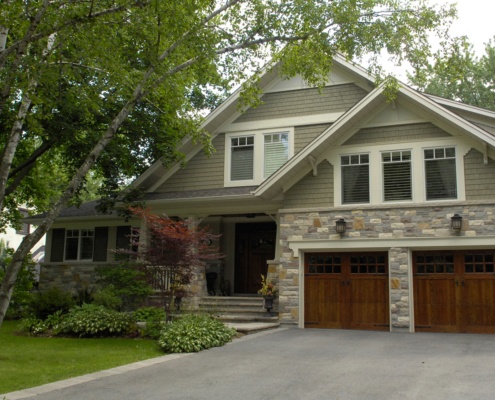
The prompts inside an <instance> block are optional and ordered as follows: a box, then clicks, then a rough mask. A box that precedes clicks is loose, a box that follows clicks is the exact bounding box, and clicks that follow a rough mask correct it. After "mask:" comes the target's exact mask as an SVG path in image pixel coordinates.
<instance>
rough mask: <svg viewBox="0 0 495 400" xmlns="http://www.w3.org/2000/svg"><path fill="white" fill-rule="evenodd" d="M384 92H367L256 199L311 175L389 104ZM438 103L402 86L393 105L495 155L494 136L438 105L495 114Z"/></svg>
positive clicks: (267, 182)
mask: <svg viewBox="0 0 495 400" xmlns="http://www.w3.org/2000/svg"><path fill="white" fill-rule="evenodd" d="M384 89H385V83H383V84H382V85H380V86H379V87H377V88H376V89H375V90H373V91H372V92H370V93H369V94H368V95H367V96H366V97H364V98H363V99H362V100H361V101H360V102H358V103H357V104H356V105H354V107H352V108H351V109H350V110H349V111H347V112H346V113H345V114H343V115H342V116H341V117H340V118H339V119H338V120H337V121H336V122H335V123H333V124H332V125H331V126H330V127H329V128H328V129H327V130H325V131H324V132H323V133H322V134H321V135H319V136H318V137H316V138H315V139H314V140H313V141H312V142H311V143H310V144H308V145H307V146H306V147H305V148H304V149H303V150H301V151H300V152H299V153H298V154H296V155H295V156H294V157H293V158H291V159H290V160H289V161H287V163H286V164H284V165H283V166H282V167H281V168H280V169H279V170H278V171H276V172H275V173H274V174H273V175H271V176H270V177H269V178H268V179H266V180H265V181H264V182H263V183H262V184H261V185H260V186H259V187H258V188H257V189H256V190H255V191H254V194H255V196H260V197H263V198H265V199H269V198H272V197H274V196H276V195H278V194H280V193H281V192H283V191H285V190H286V189H287V188H288V187H290V186H291V182H296V181H297V180H299V179H300V178H302V177H303V176H304V175H305V174H307V173H308V172H309V171H311V169H312V168H313V167H312V166H313V165H314V163H315V162H316V163H318V162H319V161H321V157H322V155H323V154H324V153H325V152H326V151H327V150H328V148H329V147H330V146H332V145H335V144H336V143H338V141H339V139H340V138H341V137H342V136H343V135H348V134H349V132H353V131H357V130H358V129H359V128H360V127H361V126H362V124H363V122H365V121H366V120H368V119H369V118H370V116H372V115H374V112H376V111H377V110H379V108H380V107H381V106H383V105H385V104H386V103H387V101H388V100H387V98H386V97H385V95H384ZM437 100H438V98H435V97H433V96H427V95H424V94H421V93H419V92H418V91H416V90H414V89H412V88H410V87H409V86H407V85H404V84H401V85H400V88H399V90H398V93H397V98H396V100H395V101H398V102H402V103H403V104H407V105H413V106H414V107H415V110H417V111H418V112H420V113H421V114H423V115H424V116H425V117H426V118H427V119H428V120H432V121H435V123H436V124H437V125H438V126H439V127H441V128H442V129H445V130H447V131H456V132H458V133H460V134H464V135H467V136H469V137H471V138H472V139H474V140H476V141H478V142H479V143H480V145H481V146H483V144H486V145H488V146H489V149H490V150H491V151H492V152H493V151H495V137H494V135H492V134H491V133H489V132H487V131H486V130H484V129H482V128H480V127H479V126H477V125H475V124H474V123H472V122H469V121H468V120H466V119H465V118H463V117H462V116H460V115H458V114H456V113H454V112H452V111H450V110H449V109H448V108H447V107H444V106H443V105H442V104H441V103H444V104H445V105H449V106H450V107H456V108H459V109H463V110H466V111H470V112H474V111H481V112H482V113H483V114H487V115H490V116H491V117H492V118H495V113H493V112H490V111H488V112H487V111H486V110H480V109H478V108H476V107H472V106H468V107H465V106H464V105H462V106H460V105H458V104H457V103H455V102H452V101H447V100H445V99H442V100H441V101H437ZM452 103H454V104H452ZM310 160H313V161H310Z"/></svg>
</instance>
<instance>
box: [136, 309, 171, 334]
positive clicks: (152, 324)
mask: <svg viewBox="0 0 495 400" xmlns="http://www.w3.org/2000/svg"><path fill="white" fill-rule="evenodd" d="M166 319H167V316H166V314H165V311H164V310H163V309H162V308H158V307H143V308H139V309H138V310H136V311H135V312H134V320H135V321H136V322H145V323H146V325H145V327H144V328H142V330H141V336H143V337H146V338H150V339H155V340H156V339H158V338H159V337H160V333H161V331H162V329H163V326H164V323H165V321H166Z"/></svg>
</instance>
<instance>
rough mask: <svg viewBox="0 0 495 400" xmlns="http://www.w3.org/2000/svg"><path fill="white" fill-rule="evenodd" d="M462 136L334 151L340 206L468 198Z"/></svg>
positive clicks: (330, 154) (329, 157)
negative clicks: (400, 144) (401, 144)
mask: <svg viewBox="0 0 495 400" xmlns="http://www.w3.org/2000/svg"><path fill="white" fill-rule="evenodd" d="M471 148H472V145H471V144H470V143H465V142H463V141H461V140H459V139H458V138H445V139H438V140H430V141H428V142H427V143H425V142H416V143H408V144H407V147H406V146H404V147H402V148H401V147H398V145H397V143H395V144H379V145H371V146H369V145H368V146H362V145H361V146H348V147H339V148H334V149H331V150H330V151H329V152H328V153H327V155H326V158H327V160H328V162H330V163H331V164H332V165H334V166H335V168H334V196H335V198H334V201H335V205H352V204H370V205H381V204H391V203H418V204H419V203H426V202H431V201H449V200H465V196H466V195H465V183H464V157H463V156H464V155H465V154H467V153H468V151H469V150H470V149H471Z"/></svg>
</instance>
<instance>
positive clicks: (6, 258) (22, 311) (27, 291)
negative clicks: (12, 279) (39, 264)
mask: <svg viewBox="0 0 495 400" xmlns="http://www.w3.org/2000/svg"><path fill="white" fill-rule="evenodd" d="M13 253H14V249H12V248H9V247H8V244H7V243H5V241H4V240H3V239H2V240H0V280H1V279H2V278H3V276H4V275H5V271H6V269H7V266H8V265H9V263H10V260H11V259H12V254H13ZM34 284H35V262H34V261H33V259H32V258H31V254H28V255H27V257H26V258H25V260H24V262H23V264H22V268H21V270H20V271H19V275H18V277H17V281H16V284H15V286H14V291H13V293H12V299H11V304H10V308H9V310H8V313H7V318H9V319H18V318H22V317H24V316H25V315H26V314H27V313H28V312H29V311H28V309H29V305H30V304H31V301H32V299H33V297H34V295H33V293H32V290H33V287H34Z"/></svg>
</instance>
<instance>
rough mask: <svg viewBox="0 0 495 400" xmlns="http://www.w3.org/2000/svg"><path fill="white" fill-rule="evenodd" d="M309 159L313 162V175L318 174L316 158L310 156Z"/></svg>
mask: <svg viewBox="0 0 495 400" xmlns="http://www.w3.org/2000/svg"><path fill="white" fill-rule="evenodd" d="M308 161H309V163H310V164H311V168H313V176H318V168H317V165H316V158H314V157H313V156H308Z"/></svg>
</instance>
